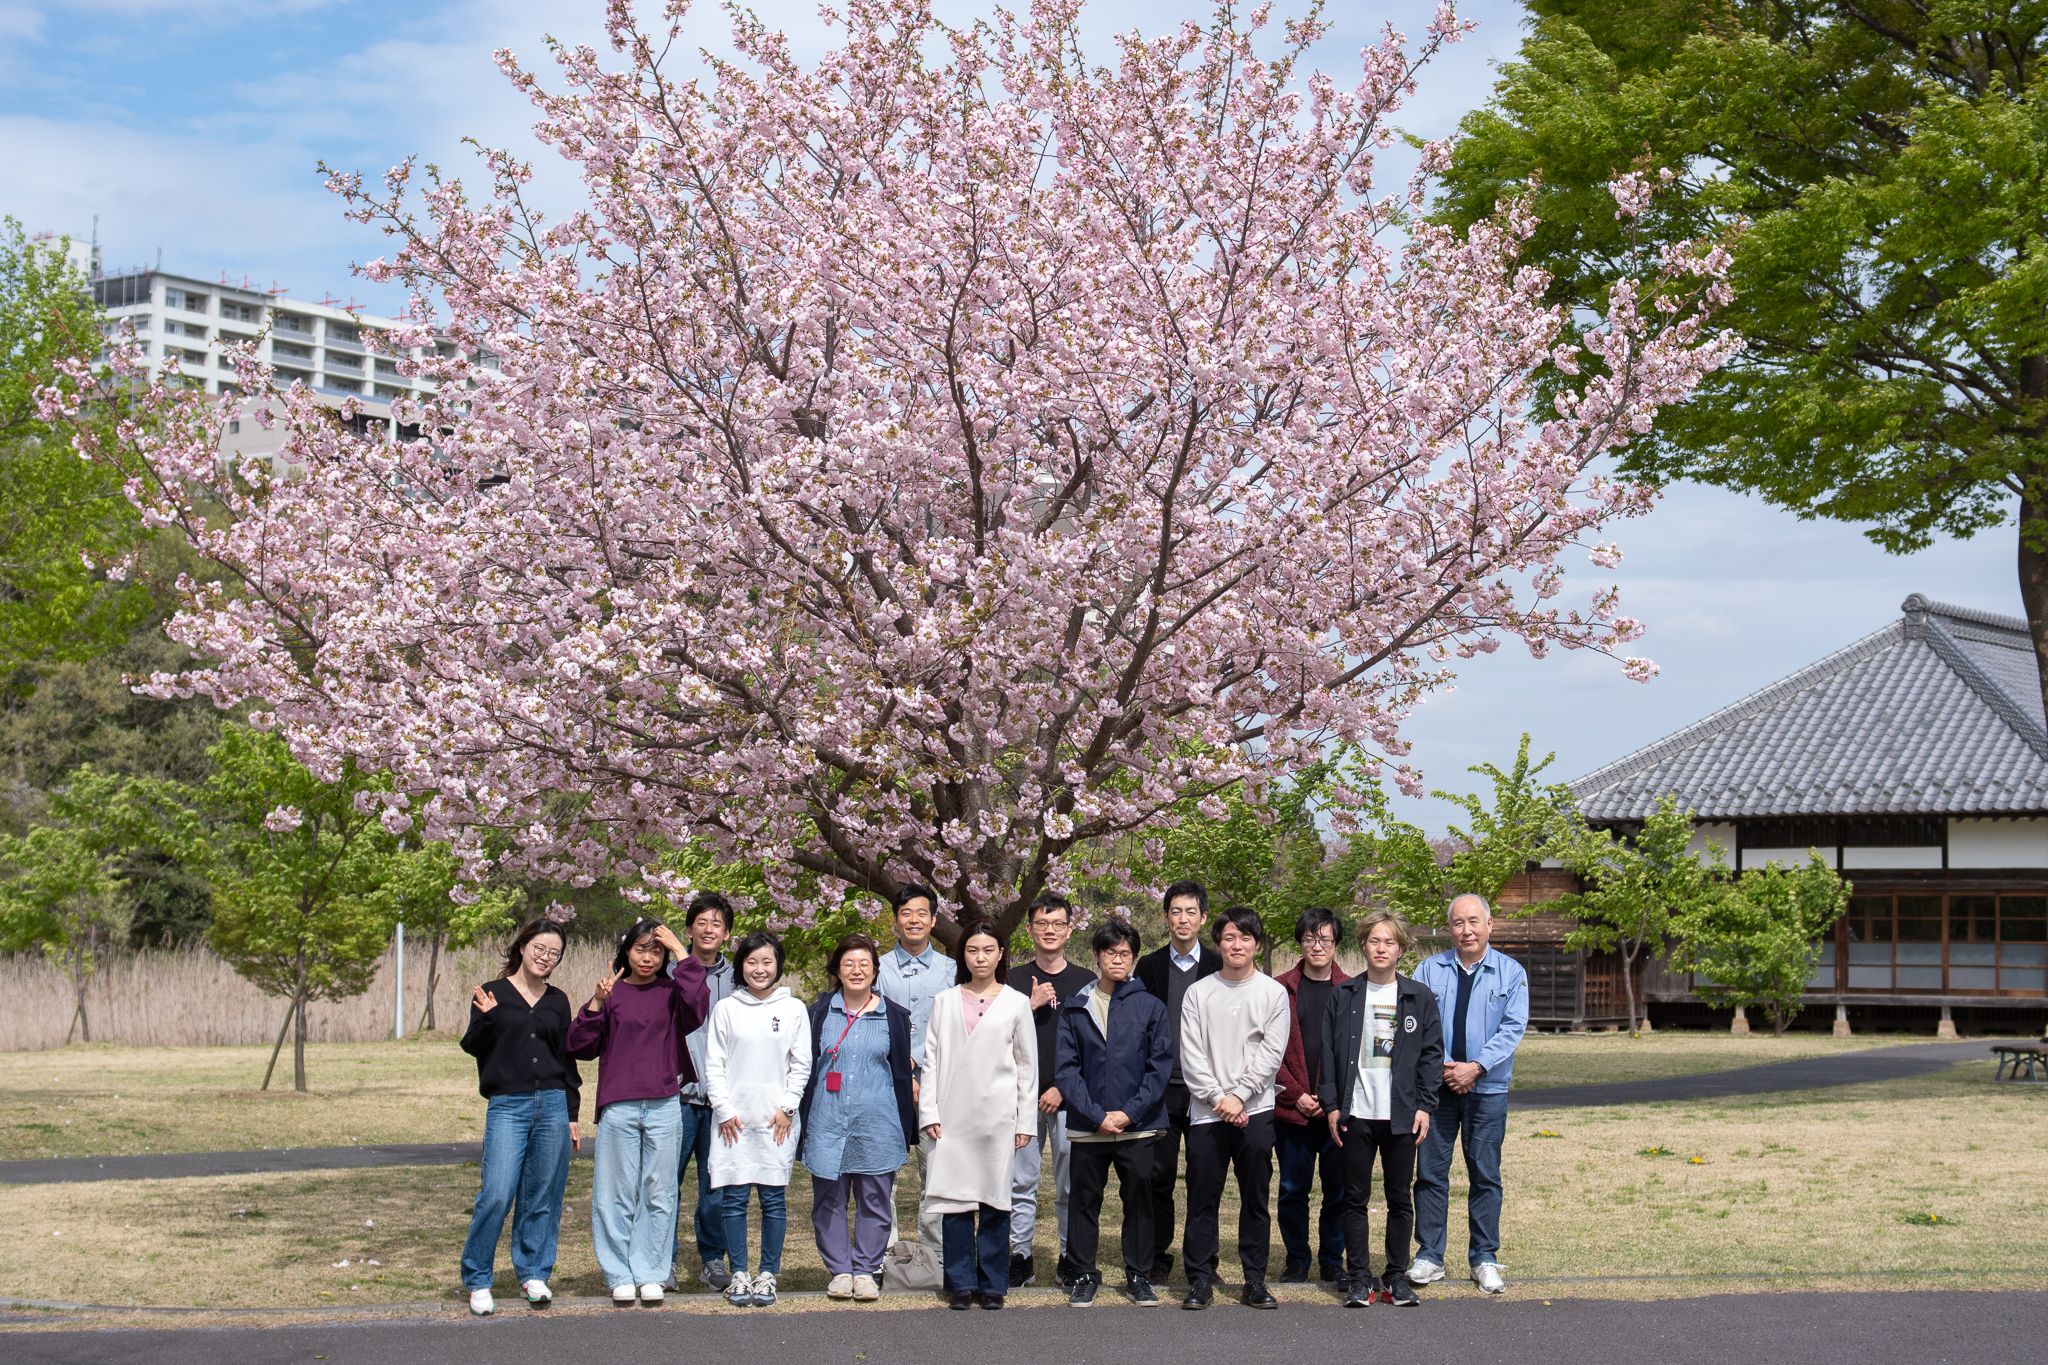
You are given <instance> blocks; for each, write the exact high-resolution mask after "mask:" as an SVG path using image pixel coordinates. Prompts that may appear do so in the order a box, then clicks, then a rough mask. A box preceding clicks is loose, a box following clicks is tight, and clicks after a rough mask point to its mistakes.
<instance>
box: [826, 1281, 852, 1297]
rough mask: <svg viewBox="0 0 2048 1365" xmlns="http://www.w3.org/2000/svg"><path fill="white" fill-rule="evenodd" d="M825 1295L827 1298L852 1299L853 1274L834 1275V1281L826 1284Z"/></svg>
mask: <svg viewBox="0 0 2048 1365" xmlns="http://www.w3.org/2000/svg"><path fill="white" fill-rule="evenodd" d="M825 1297H826V1298H828V1299H850V1298H852V1297H853V1276H851V1275H834V1276H833V1277H832V1283H830V1284H828V1285H826V1286H825Z"/></svg>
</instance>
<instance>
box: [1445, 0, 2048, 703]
mask: <svg viewBox="0 0 2048 1365" xmlns="http://www.w3.org/2000/svg"><path fill="white" fill-rule="evenodd" d="M1529 9H1530V10H1531V11H1532V13H1533V15H1534V16H1535V22H1534V24H1533V27H1532V30H1531V33H1530V35H1529V37H1528V39H1527V40H1526V41H1525V42H1524V44H1523V46H1522V49H1521V53H1520V56H1519V59H1518V60H1517V61H1515V62H1514V63H1512V64H1509V65H1507V66H1505V67H1504V68H1503V69H1502V72H1501V78H1500V81H1499V83H1498V84H1497V86H1496V87H1495V90H1494V94H1493V98H1492V100H1491V102H1490V103H1489V104H1488V105H1487V106H1486V107H1485V108H1484V109H1482V110H1479V111H1477V112H1475V113H1473V114H1471V115H1469V116H1468V117H1467V119H1466V120H1465V123H1464V127H1463V134H1464V136H1463V139H1462V141H1461V142H1460V143H1459V144H1458V146H1457V149H1456V152H1455V156H1454V160H1453V164H1452V166H1451V168H1450V170H1449V172H1448V174H1447V175H1446V176H1445V179H1444V193H1443V195H1442V197H1441V199H1440V200H1439V202H1438V203H1437V205H1436V212H1437V213H1438V214H1439V215H1440V216H1441V217H1443V218H1444V219H1446V220H1448V221H1450V222H1453V223H1457V224H1470V223H1473V222H1476V221H1478V220H1480V219H1481V218H1483V217H1485V216H1486V215H1488V214H1490V213H1492V212H1493V209H1494V205H1495V203H1496V201H1497V200H1498V199H1500V198H1501V197H1502V196H1503V195H1504V194H1508V193H1511V192H1519V191H1526V190H1531V189H1534V191H1535V210H1536V213H1537V214H1538V216H1539V217H1540V218H1541V219H1542V220H1543V225H1542V226H1541V228H1539V230H1538V231H1537V234H1536V237H1535V239H1534V241H1533V242H1532V243H1531V249H1530V251H1529V260H1530V263H1531V264H1532V265H1535V266H1539V267H1541V268H1543V269H1545V270H1548V271H1549V272H1550V274H1551V296H1552V298H1553V300H1554V301H1556V302H1558V303H1561V304H1566V305H1569V306H1572V307H1576V308H1585V307H1593V308H1597V307H1600V306H1602V305H1603V304H1604V301H1605V298H1606V296H1607V293H1608V291H1609V289H1610V288H1611V286H1612V284H1613V282H1614V281H1615V280H1616V279H1617V278H1619V277H1620V275H1621V274H1622V273H1623V271H1624V269H1625V267H1626V263H1627V259H1628V254H1629V250H1630V245H1629V240H1628V238H1627V237H1626V236H1625V233H1624V227H1625V225H1624V224H1622V223H1619V222H1617V221H1616V219H1615V216H1614V211H1613V207H1612V204H1611V203H1610V202H1608V201H1606V199H1605V198H1604V193H1605V192H1604V189H1603V186H1604V185H1605V183H1606V182H1607V181H1608V180H1609V179H1610V178H1611V177H1612V176H1613V175H1615V173H1617V172H1619V171H1626V170H1631V169H1636V170H1648V169H1660V170H1662V169H1668V170H1670V171H1671V172H1673V173H1674V176H1675V178H1674V179H1673V181H1672V183H1671V185H1670V186H1669V187H1668V188H1669V190H1670V191H1672V192H1669V193H1666V194H1663V195H1660V196H1658V199H1657V200H1656V202H1655V203H1654V204H1653V205H1652V207H1651V208H1650V210H1649V211H1648V212H1647V213H1646V214H1645V216H1644V217H1643V219H1642V220H1641V221H1640V223H1639V224H1637V225H1634V226H1633V227H1630V228H1629V229H1628V230H1629V231H1647V232H1649V233H1650V234H1651V235H1652V237H1653V238H1654V239H1656V240H1658V241H1661V242H1663V243H1666V244H1675V243H1677V242H1679V241H1681V240H1685V239H1689V238H1693V237H1697V236H1702V235H1705V236H1713V235H1716V234H1720V235H1722V236H1723V237H1724V240H1725V242H1726V244H1727V246H1728V248H1729V250H1730V251H1731V252H1732V253H1733V263H1732V268H1731V272H1730V277H1729V278H1730V282H1731V284H1732V285H1733V286H1734V290H1735V301H1734V304H1733V306H1732V307H1730V308H1729V309H1727V310H1726V311H1725V312H1724V313H1723V314H1722V315H1721V319H1722V321H1723V322H1724V323H1725V324H1726V325H1728V326H1731V327H1733V328H1735V329H1736V330H1737V331H1739V332H1740V333H1741V334H1742V335H1743V336H1744V338H1745V339H1746V341H1747V350H1746V351H1745V353H1744V354H1743V355H1742V356H1740V357H1739V358H1738V359H1737V360H1736V361H1735V362H1734V363H1732V364H1730V365H1728V366H1727V367H1726V368H1724V369H1723V370H1722V371H1721V372H1720V373H1718V374H1716V375H1713V376H1710V377H1709V378H1708V379H1707V380H1706V381H1705V382H1704V383H1702V384H1701V385H1700V387H1699V388H1698V389H1697V390H1696V391H1695V393H1694V394H1693V396H1692V398H1691V399H1690V400H1689V401H1688V402H1686V403H1684V404H1681V405H1678V406H1676V407H1672V408H1666V409H1665V410H1664V411H1663V412H1662V414H1661V415H1660V416H1659V418H1658V421H1657V425H1656V428H1655V431H1654V433H1653V435H1652V436H1651V438H1650V439H1648V440H1644V441H1638V442H1636V443H1635V444H1634V445H1633V446H1631V448H1630V450H1629V452H1628V454H1627V455H1626V456H1625V457H1624V461H1623V468H1624V469H1625V470H1627V471H1629V472H1631V473H1634V474H1637V475H1644V476H1648V477H1650V478H1653V479H1678V478H1691V479H1698V480H1701V481H1704V482H1707V483H1712V484H1718V485H1721V486H1724V487H1728V488H1733V489H1740V490H1744V491H1748V492H1754V493H1757V494H1759V495H1761V496H1762V497H1763V498H1765V499H1766V500H1768V501H1770V502H1772V503H1774V504H1776V505H1778V506H1782V507H1786V508H1790V509H1792V510H1793V511H1795V512H1797V513H1798V514H1799V515H1800V516H1802V517H1809V518H1811V517H1826V518H1832V519H1837V520H1842V521H1850V522H1860V523H1868V530H1867V531H1866V534H1867V535H1868V536H1869V537H1870V538H1871V539H1872V540H1873V541H1875V542H1876V543H1877V544H1879V545H1881V546H1883V547H1884V548H1886V549H1887V550H1890V551H1893V552H1895V553H1907V552H1910V551H1913V550H1917V549H1920V548H1922V547H1923V546H1925V545H1927V544H1928V543H1929V542H1930V541H1931V540H1932V538H1933V537H1934V536H1935V535H1937V534H1943V535H1952V536H1961V537H1967V536H1970V535H1973V534H1975V533H1976V532H1978V531H1981V530H1984V529H1986V528H1989V527H1994V526H2000V525H2006V524H2010V523H2012V522H2014V521H2016V523H2017V531H2018V536H2017V538H2018V551H2019V578H2020V591H2021V597H2022V599H2023V600H2024V602H2025V605H2026V614H2027V619H2028V623H2029V626H2030V628H2031V630H2032V632H2033V638H2034V643H2035V647H2036V651H2037V654H2038V655H2039V658H2038V659H2037V662H2038V663H2039V665H2040V670H2041V672H2040V676H2041V686H2042V690H2043V695H2044V697H2048V67H2044V65H2043V62H2044V44H2043V38H2044V31H2048V3H2043V0H1975V2H1974V3H1970V4H1961V3H1951V2H1950V0H1933V2H1931V3H1918V2H1917V0H1916V2H1915V3H1900V2H1898V0H1878V3H1847V2H1846V0H1713V3H1707V2H1706V0H1651V2H1650V3H1643V0H1530V4H1529ZM1745 224H1746V228H1745V227H1743V225H1745ZM1738 229H1740V230H1738ZM1557 378H1558V380H1559V382H1561V380H1562V377H1557Z"/></svg>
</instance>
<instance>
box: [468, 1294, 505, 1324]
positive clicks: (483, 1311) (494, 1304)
mask: <svg viewBox="0 0 2048 1365" xmlns="http://www.w3.org/2000/svg"><path fill="white" fill-rule="evenodd" d="M469 1311H470V1312H472V1313H474V1314H476V1315H477V1316H478V1317H480V1318H487V1317H489V1316H490V1315H491V1314H493V1313H495V1312H497V1311H498V1301H497V1300H496V1299H493V1298H492V1297H491V1291H490V1290H488V1289H472V1290H470V1291H469Z"/></svg>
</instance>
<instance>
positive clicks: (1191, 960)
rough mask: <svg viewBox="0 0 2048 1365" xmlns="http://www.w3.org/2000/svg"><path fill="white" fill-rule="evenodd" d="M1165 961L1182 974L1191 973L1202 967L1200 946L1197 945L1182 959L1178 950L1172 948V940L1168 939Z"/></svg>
mask: <svg viewBox="0 0 2048 1365" xmlns="http://www.w3.org/2000/svg"><path fill="white" fill-rule="evenodd" d="M1166 960H1167V961H1168V962H1171V963H1172V964H1173V965H1174V966H1176V967H1178V968H1180V969H1181V970H1182V971H1184V972H1191V971H1193V970H1194V969H1195V968H1197V967H1199V966H1201V965H1202V945H1201V944H1199V943H1197V944H1196V945H1195V950H1194V951H1193V952H1192V953H1189V954H1187V955H1186V956H1185V957H1183V956H1182V955H1181V951H1180V949H1178V948H1176V947H1174V946H1173V940H1172V939H1168V940H1167V941H1166Z"/></svg>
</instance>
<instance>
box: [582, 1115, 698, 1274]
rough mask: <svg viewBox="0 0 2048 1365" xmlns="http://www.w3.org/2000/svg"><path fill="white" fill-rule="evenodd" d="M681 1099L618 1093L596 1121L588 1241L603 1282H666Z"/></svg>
mask: <svg viewBox="0 0 2048 1365" xmlns="http://www.w3.org/2000/svg"><path fill="white" fill-rule="evenodd" d="M681 1109H682V1104H681V1103H680V1102H679V1101H678V1100H677V1099H676V1097H675V1096H673V1095H670V1096H669V1097H668V1098H667V1099H663V1100H613V1101H612V1102H611V1103H610V1104H608V1105H606V1106H605V1107H604V1113H603V1114H602V1115H601V1116H600V1117H599V1119H598V1124H597V1153H596V1156H597V1160H596V1167H597V1169H596V1170H595V1171H594V1172H592V1174H591V1180H590V1240H591V1242H592V1244H593V1245H594V1246H595V1248H596V1251H597V1266H598V1269H600V1270H602V1271H603V1272H604V1282H605V1284H606V1285H607V1286H608V1287H610V1288H612V1289H616V1288H618V1287H619V1286H620V1285H622V1284H636V1285H637V1284H660V1283H661V1282H662V1281H663V1280H665V1279H667V1278H668V1274H669V1271H670V1269H671V1268H672V1267H673V1265H674V1261H673V1256H674V1252H675V1242H676V1140H677V1137H678V1136H679V1135H680V1133H681V1131H682V1114H681V1112H680V1111H681Z"/></svg>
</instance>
